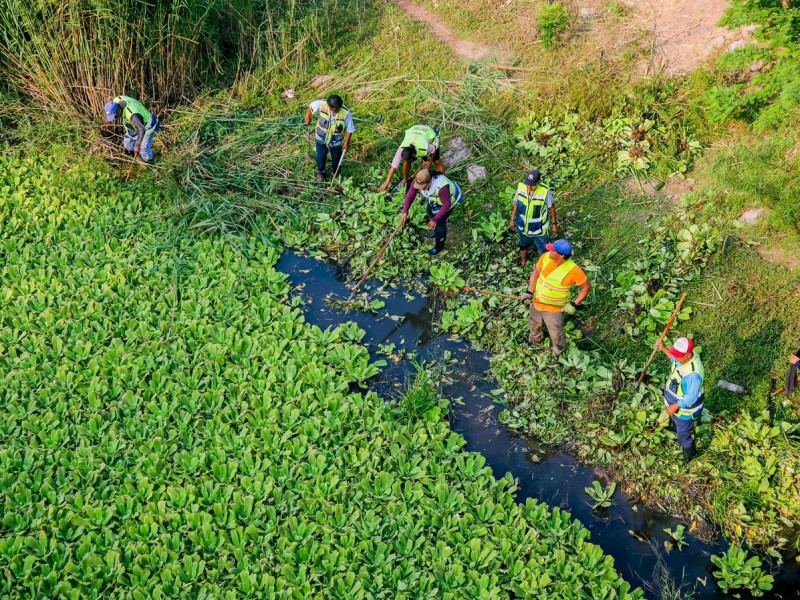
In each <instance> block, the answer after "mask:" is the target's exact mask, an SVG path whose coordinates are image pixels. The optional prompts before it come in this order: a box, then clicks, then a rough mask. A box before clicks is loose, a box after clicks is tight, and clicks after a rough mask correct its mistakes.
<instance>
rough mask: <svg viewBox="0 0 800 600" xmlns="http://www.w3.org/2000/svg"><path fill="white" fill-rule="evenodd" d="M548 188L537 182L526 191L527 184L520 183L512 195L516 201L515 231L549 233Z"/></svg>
mask: <svg viewBox="0 0 800 600" xmlns="http://www.w3.org/2000/svg"><path fill="white" fill-rule="evenodd" d="M549 191H550V190H549V189H548V188H547V187H546V186H543V185H542V184H539V185H538V186H536V189H535V190H534V191H533V194H529V193H528V186H527V185H525V184H524V183H520V184H519V185H518V186H517V193H516V194H515V195H514V198H515V199H516V203H517V218H516V220H515V225H516V227H517V231H518V232H519V233H521V234H522V235H526V236H529V237H531V236H538V235H547V234H549V233H550V212H549V210H548V208H547V203H546V200H547V193H548V192H549Z"/></svg>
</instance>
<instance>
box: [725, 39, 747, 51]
mask: <svg viewBox="0 0 800 600" xmlns="http://www.w3.org/2000/svg"><path fill="white" fill-rule="evenodd" d="M745 46H747V42H745V41H744V40H736V41H735V42H733V43H732V44H731V45H730V46H728V52H733V51H734V50H738V49H739V48H744V47H745Z"/></svg>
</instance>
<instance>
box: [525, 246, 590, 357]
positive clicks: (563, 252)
mask: <svg viewBox="0 0 800 600" xmlns="http://www.w3.org/2000/svg"><path fill="white" fill-rule="evenodd" d="M546 249H547V250H548V251H549V252H545V253H544V254H542V255H541V256H540V257H539V261H538V262H537V263H536V268H535V269H534V270H533V273H531V278H530V281H529V282H528V292H527V293H525V294H523V295H522V297H521V298H520V299H521V300H532V302H531V306H530V317H529V318H530V321H529V324H530V335H529V337H528V343H529V344H538V343H541V342H542V341H543V340H544V330H543V328H544V326H545V325H546V326H547V332H548V333H549V334H550V341H551V342H552V343H553V352H554V353H555V355H556V356H558V355H559V354H561V353H562V352H564V350H566V349H567V336H566V334H565V333H564V312H563V311H564V308H565V307H566V306H567V305H568V304H569V293H570V288H571V287H572V286H573V285H577V286H579V287H580V288H581V291H580V292H579V293H578V297H577V298H575V302H574V305H575V306H579V305H580V304H581V303H582V302H583V301H584V300H585V299H586V296H588V295H589V292H590V291H591V289H592V285H591V284H590V283H589V279H588V278H587V277H586V273H584V272H583V269H581V268H580V267H579V266H578V265H576V264H575V262H574V261H573V260H572V244H570V243H569V242H568V241H567V240H556V241H555V242H553V243H552V244H547V247H546Z"/></svg>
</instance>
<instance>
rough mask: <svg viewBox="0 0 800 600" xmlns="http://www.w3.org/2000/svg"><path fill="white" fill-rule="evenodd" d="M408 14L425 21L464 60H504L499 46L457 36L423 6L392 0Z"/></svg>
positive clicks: (407, 0)
mask: <svg viewBox="0 0 800 600" xmlns="http://www.w3.org/2000/svg"><path fill="white" fill-rule="evenodd" d="M394 2H395V4H397V5H398V6H399V7H400V8H402V9H403V11H405V12H406V13H407V14H408V15H409V16H411V17H413V18H415V19H417V20H418V21H422V22H423V23H425V24H426V25H427V26H428V27H429V28H430V30H431V31H432V32H433V34H434V35H435V36H436V37H437V38H438V39H439V40H440V41H442V42H443V43H445V44H446V45H447V46H449V47H450V49H451V50H453V52H455V53H456V54H457V55H458V56H460V57H461V58H463V59H464V60H471V61H476V62H478V61H481V60H486V59H489V58H491V59H494V60H505V59H506V56H505V52H503V51H502V50H500V49H499V48H492V47H490V46H482V45H481V44H476V43H474V42H470V41H469V40H465V39H462V38H460V37H458V36H457V35H456V34H455V33H453V30H452V29H450V28H449V27H448V26H447V25H445V24H444V23H442V22H441V21H440V20H439V18H438V17H437V16H436V15H435V14H433V13H432V12H431V11H429V10H428V9H427V8H425V7H424V6H419V5H417V4H414V3H413V2H411V0H394Z"/></svg>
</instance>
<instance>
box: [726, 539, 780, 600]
mask: <svg viewBox="0 0 800 600" xmlns="http://www.w3.org/2000/svg"><path fill="white" fill-rule="evenodd" d="M711 562H712V563H714V566H716V567H717V570H715V571H714V572H713V573H714V578H715V579H716V580H717V585H719V587H720V588H721V589H722V591H723V592H725V593H728V592H730V591H735V590H747V591H748V592H750V594H752V595H753V596H755V597H756V598H759V597H761V596H763V595H764V592H766V591H769V590H771V589H772V582H773V578H772V575H768V574H765V573H764V572H763V569H762V566H761V560H759V558H758V557H757V556H750V557H748V554H747V551H746V550H743V549H742V548H740V547H739V546H731V547H730V548H728V551H727V552H726V553H725V554H721V555H719V556H712V557H711Z"/></svg>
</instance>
